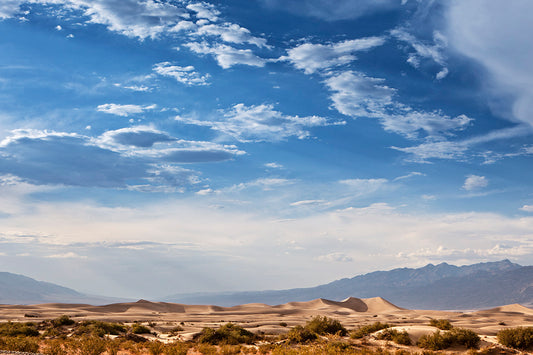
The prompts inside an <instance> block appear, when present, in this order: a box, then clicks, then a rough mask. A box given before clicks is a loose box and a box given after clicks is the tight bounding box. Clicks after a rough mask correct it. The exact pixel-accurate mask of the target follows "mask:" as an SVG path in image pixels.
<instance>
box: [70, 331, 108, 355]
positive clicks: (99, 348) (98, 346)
mask: <svg viewBox="0 0 533 355" xmlns="http://www.w3.org/2000/svg"><path fill="white" fill-rule="evenodd" d="M106 345H107V344H106V341H105V340H104V339H102V338H100V337H98V336H94V335H90V336H87V335H86V336H83V337H81V338H79V339H77V341H75V342H74V344H73V346H74V348H75V349H76V350H77V352H78V353H79V354H80V355H100V354H102V353H103V352H104V351H106V347H107V346H106Z"/></svg>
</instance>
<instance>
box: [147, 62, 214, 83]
mask: <svg viewBox="0 0 533 355" xmlns="http://www.w3.org/2000/svg"><path fill="white" fill-rule="evenodd" d="M153 70H154V71H155V72H156V73H157V74H159V75H163V76H168V77H171V78H174V79H176V80H177V81H178V82H180V83H183V84H185V85H189V86H192V85H209V82H208V80H209V77H210V75H209V74H204V75H201V74H200V73H198V72H196V71H195V70H194V67H193V66H192V65H189V66H186V67H180V66H178V65H173V64H172V63H170V62H161V63H157V64H155V65H154V68H153Z"/></svg>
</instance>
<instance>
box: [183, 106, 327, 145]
mask: <svg viewBox="0 0 533 355" xmlns="http://www.w3.org/2000/svg"><path fill="white" fill-rule="evenodd" d="M176 120H178V121H180V122H183V123H187V124H194V125H199V126H207V127H210V128H211V129H213V130H216V131H219V132H221V133H224V134H226V135H228V136H230V137H232V138H233V139H236V140H238V141H240V142H252V141H255V142H261V141H280V140H284V139H287V138H289V137H297V138H299V139H304V138H308V137H309V136H310V135H311V134H310V132H309V129H310V128H312V127H319V126H326V125H328V124H332V123H330V122H329V121H328V119H326V118H324V117H319V116H307V117H300V116H289V115H285V114H283V113H282V112H280V111H276V110H275V109H274V106H273V105H271V104H262V105H256V106H246V105H244V104H236V105H234V106H233V107H232V108H231V109H228V110H223V111H221V112H220V114H219V117H216V118H215V119H214V120H198V119H195V118H187V117H181V116H178V117H176Z"/></svg>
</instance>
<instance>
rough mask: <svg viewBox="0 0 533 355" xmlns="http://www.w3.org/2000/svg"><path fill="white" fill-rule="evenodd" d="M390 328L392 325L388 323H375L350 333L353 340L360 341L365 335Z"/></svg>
mask: <svg viewBox="0 0 533 355" xmlns="http://www.w3.org/2000/svg"><path fill="white" fill-rule="evenodd" d="M386 328H390V325H389V324H387V323H381V322H375V323H372V324H368V325H364V326H362V327H359V328H358V329H356V330H354V331H352V332H351V333H350V337H351V338H353V339H360V338H362V337H364V336H365V335H369V334H372V333H374V332H377V331H378V330H381V329H386Z"/></svg>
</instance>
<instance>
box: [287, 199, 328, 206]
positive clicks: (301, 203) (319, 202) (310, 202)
mask: <svg viewBox="0 0 533 355" xmlns="http://www.w3.org/2000/svg"><path fill="white" fill-rule="evenodd" d="M325 203H327V201H325V200H302V201H296V202H293V203H291V206H295V207H299V206H313V205H323V204H325Z"/></svg>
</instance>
